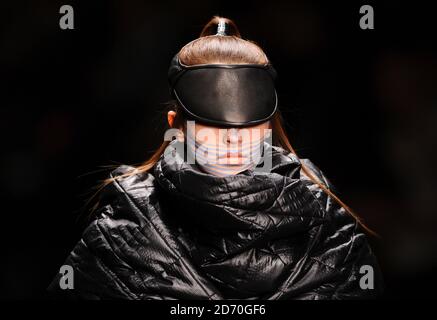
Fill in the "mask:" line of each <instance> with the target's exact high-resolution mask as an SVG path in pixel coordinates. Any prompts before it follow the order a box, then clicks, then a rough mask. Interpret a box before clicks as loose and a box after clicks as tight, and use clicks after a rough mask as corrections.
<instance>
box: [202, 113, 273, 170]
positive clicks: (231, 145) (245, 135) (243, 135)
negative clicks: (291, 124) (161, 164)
mask: <svg viewBox="0 0 437 320" xmlns="http://www.w3.org/2000/svg"><path fill="white" fill-rule="evenodd" d="M267 129H270V122H269V121H266V122H263V123H261V124H258V125H254V126H246V127H239V128H233V127H216V126H211V125H207V124H202V123H200V122H196V123H195V130H194V132H195V134H196V141H197V142H198V143H200V144H201V145H202V146H208V147H211V146H213V145H215V146H217V147H218V148H220V150H223V152H222V153H221V154H219V159H224V158H226V159H227V160H228V162H229V163H230V164H242V163H243V161H244V160H247V158H248V156H249V155H248V154H249V151H250V149H251V146H256V145H259V144H260V142H261V141H263V140H264V137H265V136H266V134H267ZM225 150H226V151H227V152H225ZM219 153H220V151H219Z"/></svg>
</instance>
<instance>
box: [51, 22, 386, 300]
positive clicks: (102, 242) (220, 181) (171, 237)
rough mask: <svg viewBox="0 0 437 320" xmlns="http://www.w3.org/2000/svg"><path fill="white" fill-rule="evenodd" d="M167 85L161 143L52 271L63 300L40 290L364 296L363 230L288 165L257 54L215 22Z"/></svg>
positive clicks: (301, 166)
mask: <svg viewBox="0 0 437 320" xmlns="http://www.w3.org/2000/svg"><path fill="white" fill-rule="evenodd" d="M168 76H169V83H170V89H171V94H172V96H173V97H174V99H175V101H174V104H173V109H172V110H170V111H169V112H168V114H167V118H168V123H169V127H170V128H171V129H170V130H168V131H167V132H166V135H167V136H166V137H165V141H164V143H163V144H162V145H161V147H160V148H159V149H158V150H157V151H156V152H155V153H154V155H153V156H152V157H151V158H150V159H148V160H147V161H146V162H144V164H142V165H140V166H138V167H132V166H127V165H122V166H119V167H118V168H116V169H115V170H113V171H112V172H111V174H110V177H109V178H108V179H107V180H106V181H105V183H104V185H103V187H102V189H101V191H100V193H99V201H98V202H97V204H96V205H95V206H94V208H95V209H96V210H95V211H94V214H93V220H92V222H91V223H90V224H89V226H88V227H87V228H86V230H85V231H84V233H83V236H82V239H81V240H80V241H79V242H78V243H77V245H76V247H75V248H74V249H73V251H72V252H71V254H70V255H69V256H68V258H67V260H66V262H65V263H64V265H65V266H68V267H69V268H70V269H66V270H70V271H71V272H72V274H73V275H74V281H73V284H72V285H71V284H70V285H71V287H73V289H68V288H67V289H62V288H63V286H62V285H61V286H60V283H62V282H66V281H67V280H68V277H67V276H68V275H67V274H66V273H65V274H64V277H61V274H59V275H58V276H57V277H56V278H55V279H54V280H53V282H52V284H51V286H50V289H51V290H52V291H55V292H63V293H67V294H68V295H69V296H71V297H77V298H86V299H118V298H119V299H357V298H371V297H376V296H377V295H378V294H379V293H380V292H381V287H382V283H381V281H382V280H381V274H380V271H379V267H378V264H377V261H376V259H375V257H374V255H373V253H372V251H371V249H370V247H369V245H368V242H367V239H366V235H365V233H364V232H366V231H367V232H370V233H371V231H370V230H368V229H367V228H366V227H365V226H364V225H363V224H362V223H361V222H360V220H359V219H358V217H357V216H356V215H355V214H354V213H353V212H352V211H351V209H350V208H348V207H347V206H346V205H345V204H344V203H343V202H341V201H340V199H338V198H337V197H336V196H335V194H334V193H333V192H332V191H333V186H332V185H331V184H330V183H329V181H328V179H327V178H326V177H325V176H324V175H323V173H322V171H321V170H320V169H318V168H317V167H316V166H315V165H314V164H313V163H312V162H311V161H310V160H308V159H300V158H299V157H298V156H297V155H296V152H294V150H293V148H292V146H291V144H290V142H289V140H288V138H287V136H286V134H285V131H284V129H283V127H282V124H281V116H280V112H279V110H278V106H277V105H278V101H277V95H276V90H275V88H274V80H275V77H276V72H275V70H274V69H273V66H272V65H271V64H270V62H269V61H268V59H267V56H266V55H265V53H264V52H263V51H262V49H261V48H260V47H259V46H258V45H257V44H255V43H254V42H252V41H248V40H243V39H242V38H241V36H240V33H239V32H238V30H237V28H236V26H235V24H234V23H233V22H232V21H231V20H229V19H226V18H222V17H218V16H215V17H213V19H212V20H211V21H210V22H209V23H208V24H207V25H206V26H205V27H204V29H203V30H202V33H201V36H200V38H198V39H196V40H194V41H192V42H190V43H188V44H187V45H185V46H184V47H183V48H182V49H181V50H180V52H179V53H178V54H177V55H176V56H175V57H174V58H173V60H172V62H171V66H170V69H169V74H168ZM62 272H64V271H62ZM65 272H66V271H65ZM67 282H68V281H67ZM64 287H65V286H64Z"/></svg>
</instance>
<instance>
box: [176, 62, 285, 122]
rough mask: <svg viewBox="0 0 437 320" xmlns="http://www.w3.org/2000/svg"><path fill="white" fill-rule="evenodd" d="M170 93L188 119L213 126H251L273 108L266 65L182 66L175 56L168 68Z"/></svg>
mask: <svg viewBox="0 0 437 320" xmlns="http://www.w3.org/2000/svg"><path fill="white" fill-rule="evenodd" d="M168 76H169V83H170V91H171V94H172V96H173V98H174V99H176V100H177V101H178V103H179V104H180V106H181V107H182V108H183V109H184V110H185V111H186V112H187V114H188V116H189V117H190V118H194V119H195V120H198V121H201V122H204V123H207V124H211V125H216V126H234V127H241V126H252V125H256V124H259V123H262V122H264V121H267V120H269V119H270V118H271V117H272V116H273V115H274V113H275V112H276V109H277V104H278V101H277V100H278V99H277V95H276V90H275V85H274V80H275V78H276V71H275V70H274V68H273V66H272V65H271V64H270V63H269V64H266V65H260V64H203V65H200V64H199V65H193V66H186V65H183V64H181V62H180V60H179V57H178V55H176V56H175V57H174V58H173V60H172V63H171V65H170V69H169V73H168Z"/></svg>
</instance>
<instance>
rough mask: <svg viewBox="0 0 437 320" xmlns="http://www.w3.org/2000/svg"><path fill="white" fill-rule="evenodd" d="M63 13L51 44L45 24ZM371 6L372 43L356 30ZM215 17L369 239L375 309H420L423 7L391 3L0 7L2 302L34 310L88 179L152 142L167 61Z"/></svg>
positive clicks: (431, 102)
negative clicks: (380, 281) (230, 25)
mask: <svg viewBox="0 0 437 320" xmlns="http://www.w3.org/2000/svg"><path fill="white" fill-rule="evenodd" d="M63 4H70V5H72V6H73V8H74V14H75V16H74V18H75V20H74V21H75V29H74V30H61V29H60V28H59V19H60V17H61V14H60V13H59V8H60V6H61V5H63ZM365 4H371V5H372V6H373V8H374V11H375V29H374V30H361V29H360V28H359V23H358V22H359V19H360V17H361V15H360V13H359V8H360V6H362V5H365ZM215 14H218V15H221V16H225V17H229V18H231V19H233V20H234V21H235V22H236V24H237V26H238V27H239V28H240V31H241V33H242V36H243V37H244V38H246V39H250V40H253V41H256V42H257V43H258V44H259V45H260V46H261V47H262V48H263V49H264V50H265V52H266V53H267V55H268V56H269V58H270V60H271V61H272V63H273V64H274V66H275V68H276V70H277V71H278V81H277V88H278V89H277V90H278V94H279V101H280V108H281V109H282V111H283V114H284V116H285V118H286V120H287V123H288V125H287V128H288V131H289V135H290V137H291V141H292V143H293V146H294V147H295V149H296V150H297V152H298V154H299V155H300V157H303V158H310V159H311V160H312V161H313V162H314V163H315V164H317V165H318V166H319V167H320V168H321V169H322V170H323V171H324V172H325V174H326V175H327V176H328V178H330V180H331V181H332V182H333V184H334V185H335V186H336V188H337V190H338V195H339V196H340V198H341V199H342V200H344V201H345V202H346V203H347V204H348V205H349V206H351V207H352V208H353V209H354V210H355V211H357V212H358V213H359V214H360V215H361V216H362V217H363V218H364V220H365V221H366V222H367V223H368V225H369V226H370V227H372V228H373V229H374V230H376V231H377V232H378V233H379V234H380V235H381V236H382V238H381V239H379V240H378V239H372V240H371V242H372V245H373V247H374V249H375V252H376V254H377V256H378V258H379V260H380V264H381V266H382V268H383V272H384V276H385V280H386V285H387V290H386V294H385V297H386V298H412V297H419V298H423V297H428V294H429V292H430V290H431V288H432V283H435V280H436V275H435V273H434V272H433V271H434V269H435V267H436V266H437V250H436V248H437V236H436V234H435V230H436V228H435V227H436V226H437V223H436V222H437V211H436V209H435V208H434V197H435V195H437V172H436V165H435V163H436V161H435V160H436V150H437V148H436V140H437V139H436V136H437V134H436V128H435V127H436V123H437V112H436V108H435V107H436V103H437V100H436V89H435V83H436V81H435V80H436V74H437V73H436V69H437V56H436V54H435V51H433V45H434V43H435V33H434V29H435V27H434V21H435V18H434V15H433V12H432V10H431V7H430V5H426V4H425V2H424V3H419V2H411V3H409V4H402V3H400V2H398V1H378V2H377V3H376V2H374V1H354V2H349V4H346V3H342V2H340V1H337V2H333V1H329V2H328V1H315V2H309V1H303V0H294V1H283V2H274V1H250V2H247V3H244V2H238V3H237V2H236V1H235V2H234V3H232V4H226V5H225V4H222V3H220V2H218V1H191V2H190V1H181V2H179V3H177V2H172V3H170V2H169V3H166V2H163V1H160V2H159V3H158V2H156V3H152V2H148V1H112V0H111V1H109V0H107V1H103V0H102V1H100V0H99V1H97V0H93V1H73V0H70V1H62V2H60V1H48V0H47V1H33V2H30V1H29V2H25V1H20V0H19V1H9V3H8V4H6V3H2V4H1V13H0V15H1V22H0V23H1V25H2V28H1V38H0V39H1V47H0V48H1V49H0V64H1V75H2V80H3V81H2V83H3V85H2V90H1V92H2V94H1V96H0V105H1V109H0V112H1V113H0V115H1V120H2V121H1V126H0V130H1V132H0V133H1V139H2V152H1V166H0V174H1V182H2V183H1V189H2V202H1V226H2V228H1V245H2V246H1V250H2V252H1V255H2V258H1V273H0V287H1V288H2V290H0V295H1V297H2V298H44V297H45V287H46V286H47V285H48V283H49V281H50V280H51V278H52V277H53V276H54V275H55V273H56V272H57V271H58V268H59V266H60V265H61V264H62V262H63V261H64V258H65V257H66V256H67V254H68V253H69V251H70V250H71V249H72V247H73V246H74V244H75V243H76V242H77V241H78V240H79V237H80V233H81V230H82V228H83V225H82V224H81V223H80V220H79V222H78V219H77V217H78V214H79V212H80V208H81V206H83V204H84V200H86V196H87V195H90V193H89V190H90V188H91V187H92V186H94V185H95V184H96V183H97V180H98V179H102V178H104V177H105V175H106V173H107V171H97V170H100V169H101V166H103V165H110V164H117V163H127V164H135V163H139V162H141V161H143V160H145V159H146V158H147V156H149V155H150V152H151V151H152V150H153V149H154V148H156V147H157V146H158V145H159V144H160V142H161V141H162V133H163V130H164V128H165V117H164V116H163V113H162V111H163V108H164V105H163V103H164V102H166V101H168V100H169V99H170V96H169V93H168V89H167V79H166V73H167V68H168V64H169V62H170V59H171V57H172V56H173V55H174V54H175V53H176V52H177V51H178V50H179V49H180V48H181V47H182V46H183V45H184V44H186V43H187V42H189V41H191V40H193V39H194V38H197V37H198V35H199V33H200V31H201V29H202V27H203V25H204V24H205V23H206V22H207V21H208V20H209V19H210V18H211V17H212V16H213V15H215Z"/></svg>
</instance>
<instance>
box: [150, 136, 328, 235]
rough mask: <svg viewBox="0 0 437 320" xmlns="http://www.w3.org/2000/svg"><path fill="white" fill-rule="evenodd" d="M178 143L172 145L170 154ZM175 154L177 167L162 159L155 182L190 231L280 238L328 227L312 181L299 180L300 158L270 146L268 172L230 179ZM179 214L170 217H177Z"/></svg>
mask: <svg viewBox="0 0 437 320" xmlns="http://www.w3.org/2000/svg"><path fill="white" fill-rule="evenodd" d="M178 143H180V142H178V141H177V140H173V141H172V142H171V143H170V145H169V147H168V148H167V150H166V151H167V152H170V150H172V149H171V147H173V146H177V144H178ZM179 147H180V146H179ZM173 150H175V151H173V155H174V157H175V158H174V159H177V160H178V161H174V162H173V163H170V162H169V161H167V160H166V158H165V157H164V155H162V156H161V158H160V159H159V161H158V162H157V163H156V165H155V168H154V176H155V178H156V180H157V182H158V185H159V186H160V187H161V188H162V189H163V190H164V192H165V194H166V201H168V202H172V203H178V205H177V207H176V208H179V209H180V210H182V209H183V211H184V220H185V221H189V223H190V224H191V225H197V226H198V227H201V228H202V229H204V230H205V231H210V232H212V233H216V234H217V233H222V232H226V233H227V232H229V231H230V230H233V231H236V232H248V231H250V232H256V233H262V234H266V235H267V234H270V235H274V236H275V237H277V236H281V234H283V233H287V234H289V233H290V232H298V231H303V230H306V229H308V228H311V227H313V226H315V225H318V224H320V223H322V222H324V221H325V211H324V210H323V208H322V207H321V205H320V203H319V202H318V200H317V199H316V197H315V196H314V195H313V194H312V192H311V191H310V190H309V189H308V187H307V184H308V181H307V180H306V181H304V180H302V179H301V170H300V169H301V162H300V160H299V158H298V157H297V156H296V155H294V154H292V153H290V152H288V151H286V150H284V149H282V148H280V147H277V146H271V145H267V146H266V149H265V152H268V153H270V154H271V156H272V170H271V171H270V172H267V173H265V172H263V173H259V172H256V171H249V170H246V171H244V172H242V173H240V174H236V175H232V176H226V177H217V176H214V175H211V174H208V173H204V172H201V171H199V169H198V168H197V167H196V166H195V165H194V164H189V163H187V162H185V161H181V160H182V155H181V154H180V153H179V152H178V151H177V150H181V149H178V148H175V149H173ZM180 210H170V212H172V213H174V214H176V215H178V211H180ZM175 211H176V212H175ZM172 213H171V214H172Z"/></svg>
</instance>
